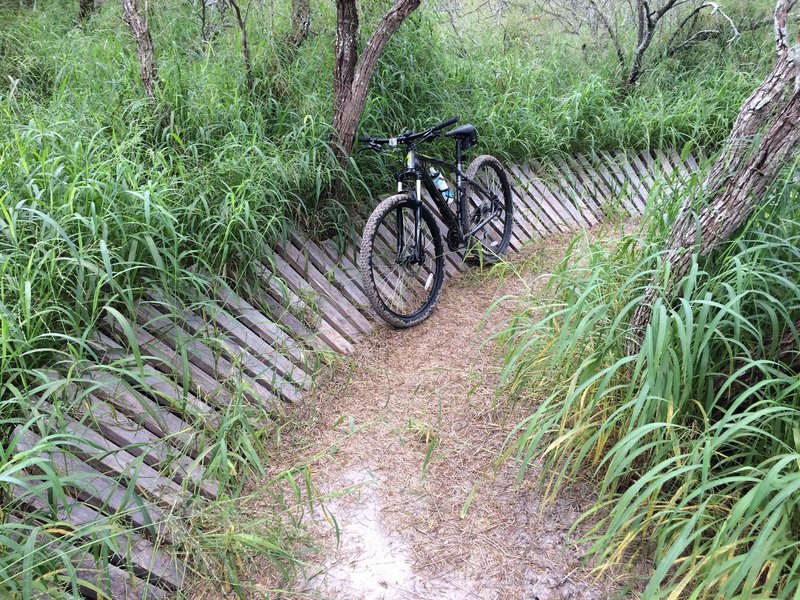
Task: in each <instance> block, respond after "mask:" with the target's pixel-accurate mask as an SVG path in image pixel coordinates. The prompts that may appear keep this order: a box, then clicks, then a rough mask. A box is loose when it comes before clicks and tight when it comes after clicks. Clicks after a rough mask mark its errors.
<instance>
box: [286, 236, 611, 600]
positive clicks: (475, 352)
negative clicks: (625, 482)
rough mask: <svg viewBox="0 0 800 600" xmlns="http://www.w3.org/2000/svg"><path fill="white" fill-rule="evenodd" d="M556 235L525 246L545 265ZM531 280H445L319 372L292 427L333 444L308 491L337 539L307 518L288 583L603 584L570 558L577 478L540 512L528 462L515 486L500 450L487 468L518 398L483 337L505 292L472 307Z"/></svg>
mask: <svg viewBox="0 0 800 600" xmlns="http://www.w3.org/2000/svg"><path fill="white" fill-rule="evenodd" d="M563 243H564V241H563V240H561V241H559V240H553V239H550V240H548V241H547V243H546V246H545V245H542V247H541V248H540V249H537V248H535V247H534V248H532V249H531V250H529V252H528V253H526V254H527V258H528V259H529V260H530V258H531V256H535V257H536V256H538V257H539V258H537V259H536V260H537V262H538V263H539V267H540V269H541V271H547V270H548V269H549V268H550V267H551V266H552V264H548V263H551V262H552V260H553V259H557V258H558V257H560V256H561V255H562V253H561V250H560V248H558V247H557V245H558V244H563ZM548 257H549V258H548ZM515 262H519V260H517V259H515ZM540 269H539V268H537V271H539V270H540ZM545 281H546V276H541V275H538V276H537V275H534V274H531V273H528V274H527V275H526V276H525V281H522V280H520V278H519V277H517V276H515V275H508V276H506V277H495V276H486V275H480V274H476V273H467V274H465V275H463V276H461V277H459V278H456V279H454V280H451V281H450V282H449V283H448V284H447V286H446V287H445V290H444V292H443V296H442V298H441V301H440V304H439V307H438V309H437V310H436V311H435V312H434V314H433V316H432V317H431V318H430V319H428V320H427V321H426V322H425V323H423V324H422V325H420V326H418V327H415V328H413V329H411V330H406V331H395V330H392V329H390V328H388V327H387V328H383V329H381V330H380V331H379V333H378V334H377V335H375V336H374V337H372V338H371V339H369V340H367V341H365V342H363V343H362V344H361V345H360V346H359V347H358V348H357V351H356V353H355V355H354V356H353V357H352V363H350V368H349V369H344V371H345V372H339V373H338V374H337V375H335V376H333V377H332V378H331V380H330V381H328V382H325V383H323V384H322V386H321V387H320V389H319V390H318V392H317V394H316V395H315V399H313V400H312V402H315V403H316V404H315V410H316V411H317V415H316V418H315V420H314V423H315V425H314V427H313V429H311V430H309V431H305V432H303V434H302V435H303V437H304V439H306V441H310V442H311V443H312V447H311V448H309V449H308V451H309V454H314V453H317V452H320V451H322V450H323V449H324V448H327V447H329V446H334V447H335V450H333V451H332V452H331V453H330V454H328V455H327V456H326V458H325V459H323V460H320V461H318V463H317V464H315V465H313V467H312V469H313V473H314V479H315V482H316V485H317V486H318V488H319V490H320V491H321V492H323V493H327V494H331V496H332V497H331V499H330V500H329V501H328V502H327V503H326V508H327V510H328V511H329V513H330V514H331V515H332V516H333V517H334V518H335V520H336V523H337V524H338V527H339V528H340V532H339V536H340V541H339V543H338V545H337V540H336V534H335V530H334V528H333V527H332V526H331V523H330V521H329V520H327V519H326V518H325V517H324V515H323V514H322V513H321V512H320V513H318V514H317V515H316V516H315V519H316V521H315V523H314V524H313V525H312V530H313V532H314V535H315V538H316V543H317V544H318V545H319V547H320V548H321V552H320V553H319V554H318V555H317V556H315V557H313V558H312V559H311V562H312V563H315V566H312V567H311V568H309V569H307V570H306V572H305V577H303V576H301V577H300V578H299V579H298V580H297V581H295V582H294V585H293V590H292V591H293V592H294V593H295V594H296V595H297V596H302V597H309V598H321V599H325V600H329V599H348V600H349V599H362V598H363V599H373V598H374V599H412V598H424V599H445V598H448V599H449V598H453V599H456V598H481V599H495V598H498V599H500V598H503V599H505V598H508V599H511V598H514V599H516V598H519V599H522V598H525V599H528V600H555V599H566V598H598V599H600V598H609V597H611V596H613V594H614V591H616V585H615V582H614V581H612V580H610V579H609V577H608V576H604V577H603V578H601V579H597V578H596V577H595V576H594V575H592V574H590V573H589V571H588V570H587V569H586V568H584V567H582V566H581V564H580V562H579V559H580V551H579V549H577V548H575V547H574V546H571V545H570V544H569V542H568V538H567V530H568V529H569V527H570V526H571V525H572V524H573V522H574V520H575V518H576V517H577V516H578V515H579V514H580V513H581V512H582V511H583V510H584V509H585V508H587V506H588V505H589V504H591V502H592V493H591V490H588V489H574V490H573V491H571V492H570V494H569V495H566V496H563V497H561V498H560V499H559V500H558V501H557V502H556V503H555V505H554V506H552V507H550V508H548V509H547V510H546V512H544V513H540V508H541V506H540V501H539V492H538V491H537V488H536V486H535V482H534V480H535V474H531V475H529V476H528V477H527V479H526V481H525V482H524V483H522V484H521V485H518V484H516V482H515V475H516V471H515V469H514V467H513V465H512V464H511V463H510V461H508V462H507V463H506V465H505V466H504V467H502V468H501V469H500V471H499V472H498V473H494V472H493V471H491V468H490V465H491V463H492V460H493V459H494V458H495V457H496V455H497V452H498V450H499V449H500V448H501V446H502V444H503V441H504V439H505V438H506V436H507V434H508V433H509V431H510V430H511V429H512V427H513V425H514V424H515V423H516V422H517V421H518V420H519V418H520V416H521V415H522V414H524V413H523V412H521V411H524V407H519V410H516V411H515V410H514V409H513V408H512V407H509V406H507V405H506V404H505V402H504V399H502V398H500V399H498V398H495V390H496V387H497V380H498V365H499V362H500V358H499V356H498V355H497V353H496V349H495V348H494V346H493V345H492V344H491V343H487V342H486V340H487V339H488V338H489V337H490V335H491V334H492V333H494V332H496V331H498V330H499V329H501V328H502V327H503V326H504V324H505V323H507V320H508V318H509V317H510V315H511V314H512V313H513V310H512V309H513V305H510V304H505V305H503V306H501V308H499V309H498V310H495V311H493V312H492V313H491V315H490V316H489V318H488V319H487V320H486V322H485V323H483V324H482V319H483V318H484V315H485V313H486V311H487V309H488V308H489V307H490V306H492V304H493V303H494V302H495V301H497V300H498V299H499V298H501V297H503V296H505V295H507V294H511V295H515V294H519V293H520V292H522V291H524V289H525V288H526V286H531V287H533V288H534V289H535V288H541V286H542V285H543V284H544V282H545ZM350 432H352V434H351V435H347V434H348V433H350ZM478 482H482V484H481V485H480V486H479V488H478V491H477V494H476V495H475V496H474V498H473V501H472V503H471V505H470V507H469V510H467V511H466V513H465V514H462V511H463V509H464V505H465V502H466V501H467V500H468V498H469V497H470V494H471V492H472V491H473V489H474V486H475V484H476V483H478ZM337 492H342V493H341V495H339V494H337Z"/></svg>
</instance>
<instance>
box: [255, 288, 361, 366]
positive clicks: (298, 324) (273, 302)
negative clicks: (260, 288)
mask: <svg viewBox="0 0 800 600" xmlns="http://www.w3.org/2000/svg"><path fill="white" fill-rule="evenodd" d="M261 302H263V303H264V305H265V306H266V307H267V309H268V310H269V311H270V315H271V316H272V317H273V318H275V319H276V320H278V321H279V322H280V323H281V324H282V325H284V326H286V327H287V328H288V329H289V330H290V331H291V332H292V333H293V334H294V338H295V339H296V340H302V341H303V343H305V344H308V345H309V346H311V347H312V348H314V349H315V350H333V351H334V352H339V353H341V354H350V353H351V352H352V351H353V346H352V344H350V342H348V341H347V340H346V339H344V338H343V337H342V336H340V335H339V334H338V333H337V332H336V330H334V329H333V328H332V327H331V326H330V325H328V324H327V323H326V322H325V321H323V320H321V319H319V315H315V317H316V318H317V319H318V321H317V322H316V323H315V324H314V327H315V329H314V330H313V331H312V330H311V329H310V328H309V325H306V324H305V323H303V322H302V321H300V319H299V318H298V317H296V316H295V314H294V313H293V312H292V311H291V310H289V308H288V307H287V306H286V305H285V304H284V303H283V300H282V299H279V298H277V297H276V295H275V293H274V291H273V290H272V289H269V290H268V292H267V293H265V294H264V296H262V298H261ZM309 312H310V311H309Z"/></svg>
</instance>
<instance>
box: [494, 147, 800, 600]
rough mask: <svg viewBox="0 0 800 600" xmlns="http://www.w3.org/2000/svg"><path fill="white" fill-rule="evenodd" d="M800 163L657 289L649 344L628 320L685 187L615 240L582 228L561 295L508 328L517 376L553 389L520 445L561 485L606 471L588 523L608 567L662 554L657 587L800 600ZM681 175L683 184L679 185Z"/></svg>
mask: <svg viewBox="0 0 800 600" xmlns="http://www.w3.org/2000/svg"><path fill="white" fill-rule="evenodd" d="M798 166H799V164H798V163H797V162H795V163H794V164H793V165H791V167H790V168H789V169H788V170H787V173H786V175H785V176H784V177H783V178H782V180H781V181H780V182H779V183H778V184H777V185H776V186H775V187H774V189H773V190H772V192H771V193H770V197H769V198H768V199H767V201H766V202H765V203H764V204H763V206H762V208H761V209H760V210H759V212H758V214H757V215H756V216H755V217H754V218H753V219H751V221H750V222H749V224H748V225H747V226H746V227H745V228H744V230H742V231H741V232H740V233H739V234H738V236H737V237H736V238H735V239H733V240H730V241H729V242H728V243H726V244H725V246H724V247H723V248H721V249H719V250H718V251H716V252H715V253H714V254H713V256H712V257H710V258H709V259H707V260H703V261H701V262H700V263H698V262H697V261H695V262H694V263H693V265H692V268H691V270H690V272H689V273H688V275H686V276H685V277H683V278H682V279H681V281H680V282H679V283H678V286H677V289H678V293H677V298H676V299H675V300H674V301H673V302H667V301H664V300H663V299H659V300H657V302H656V303H655V305H654V307H653V317H652V321H651V323H650V325H649V327H648V328H647V330H646V333H645V336H644V340H643V343H642V348H641V350H640V351H639V352H638V353H636V354H634V355H632V356H628V355H626V353H625V350H624V345H625V340H626V337H627V336H628V335H630V330H629V320H630V317H631V314H632V313H633V311H634V309H635V308H636V307H637V306H638V305H639V303H640V302H641V299H642V297H643V295H644V293H645V290H646V287H647V285H648V284H649V282H650V280H651V278H652V277H653V276H655V280H656V282H657V284H656V285H661V286H663V284H664V282H666V280H667V278H668V273H667V270H666V269H665V268H664V265H663V262H662V261H661V257H662V251H663V240H664V238H665V236H666V235H667V232H668V230H669V224H670V223H671V221H672V220H673V219H674V216H675V213H676V211H677V207H678V205H679V204H680V202H681V200H682V198H683V197H684V194H690V193H694V191H693V188H696V186H699V185H700V183H699V181H698V180H697V179H696V178H695V179H693V180H692V181H691V182H689V184H688V185H689V187H688V188H681V187H678V189H679V191H680V193H678V194H668V195H667V196H666V197H662V198H661V199H660V200H659V199H657V198H652V197H651V199H650V204H649V205H648V214H647V215H646V217H645V220H644V222H643V224H642V226H641V229H640V230H638V231H636V232H634V233H630V234H626V235H623V236H622V237H621V239H620V240H619V242H618V243H616V244H614V245H613V246H612V247H608V246H604V245H602V244H599V243H596V242H589V244H588V250H587V247H586V244H585V243H584V241H585V240H582V239H576V240H575V242H574V243H573V245H572V246H571V247H570V249H569V251H568V252H567V254H566V256H565V257H564V259H563V261H562V262H561V264H560V265H559V267H558V269H557V270H556V272H555V273H554V274H553V276H552V279H551V280H550V282H549V290H550V293H552V294H553V295H554V296H555V300H554V301H552V302H551V303H549V304H548V306H547V307H546V309H545V310H544V312H545V315H544V316H542V315H541V308H540V306H541V303H540V302H537V299H536V298H532V299H531V305H532V306H536V307H537V308H533V309H531V311H528V312H525V313H523V314H520V315H518V317H517V319H516V320H515V322H514V324H513V326H512V327H511V328H509V329H508V330H507V331H506V332H504V336H505V342H506V343H507V344H508V347H509V351H508V353H507V356H506V364H505V368H504V380H505V384H506V388H507V389H508V390H510V391H512V392H514V393H516V394H518V395H522V396H524V397H528V398H535V399H537V400H541V404H539V406H538V407H537V408H535V410H533V411H532V412H531V414H530V416H529V417H528V418H526V419H525V420H524V421H522V422H521V423H520V424H519V425H518V428H517V431H516V432H515V434H514V435H513V436H512V438H510V441H509V448H508V452H509V453H511V454H515V455H516V456H517V457H518V458H519V460H520V465H521V472H520V475H521V476H522V475H523V474H524V473H525V471H526V470H527V469H528V468H529V467H530V466H531V465H532V464H533V463H537V465H538V464H539V463H538V462H537V461H542V463H541V464H542V465H543V468H542V473H544V474H547V475H546V476H545V479H546V480H547V483H548V485H549V486H550V487H549V488H548V489H549V493H551V494H556V493H557V492H558V490H559V489H560V488H561V487H562V486H564V485H569V482H570V481H572V480H574V479H575V478H580V477H587V476H588V477H590V478H597V479H598V480H599V482H600V488H599V499H598V502H597V504H596V506H595V508H594V509H592V510H591V511H590V512H589V513H587V514H586V515H584V518H585V519H588V521H587V523H588V524H590V525H587V524H578V528H579V529H581V530H582V531H584V532H587V531H588V533H586V536H587V538H588V539H590V540H592V542H593V544H592V546H591V549H590V554H594V555H597V556H598V557H599V558H600V559H602V561H601V562H602V563H603V564H604V565H606V566H611V565H618V564H626V563H627V561H630V560H636V559H637V558H644V559H647V560H650V557H652V558H653V559H654V563H653V566H654V569H655V570H654V572H653V573H652V575H651V576H650V577H649V580H647V581H645V582H644V584H643V586H642V587H643V588H644V592H643V596H644V597H646V598H661V597H665V598H666V597H668V598H676V597H683V596H684V595H686V597H690V598H755V597H758V598H767V597H769V598H772V597H779V598H796V597H797V594H798V590H799V589H800V588H798V583H799V582H800V576H799V572H800V558H799V556H800V555H798V547H800V502H799V501H800V494H798V489H800V453H798V429H797V423H798V422H799V421H798V420H799V419H800V387H798V378H797V357H796V355H797V346H798V338H800V333H799V332H798V329H797V327H798V322H800V321H798V317H799V316H800V260H798V259H800V254H798V248H800V246H799V245H798V242H800V187H799V186H798V184H797V179H796V169H797V168H798ZM675 185H676V186H677V185H678V184H677V182H676V183H675Z"/></svg>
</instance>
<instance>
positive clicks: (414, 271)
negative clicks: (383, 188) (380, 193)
mask: <svg viewBox="0 0 800 600" xmlns="http://www.w3.org/2000/svg"><path fill="white" fill-rule="evenodd" d="M416 204H417V203H416V202H415V201H414V200H412V198H411V197H410V196H409V195H407V194H397V195H395V196H390V197H389V198H387V199H386V200H384V201H383V202H381V203H380V204H379V205H378V207H377V208H376V209H375V210H374V211H373V212H372V215H370V217H369V220H368V221H367V224H366V226H365V227H364V234H363V236H362V238H361V252H360V254H359V259H358V264H359V268H360V270H361V278H362V281H363V284H364V291H365V292H366V295H367V298H369V301H370V304H372V307H373V308H374V309H375V312H377V313H378V315H380V317H381V318H382V319H383V320H384V321H386V322H387V323H389V324H390V325H393V326H394V327H413V326H414V325H417V324H418V323H420V322H422V321H424V320H425V319H426V318H427V317H428V315H430V313H431V311H432V310H433V308H434V306H435V305H436V300H437V299H438V297H439V290H440V289H441V287H442V281H443V279H444V252H443V250H442V238H441V235H440V234H439V229H438V227H437V226H436V221H435V220H434V218H433V215H432V214H431V213H430V211H429V210H428V209H427V208H425V206H423V205H420V206H419V209H420V222H419V228H420V244H419V250H420V251H419V253H418V252H417V246H416V243H415V226H414V223H415V211H416ZM418 254H419V255H418Z"/></svg>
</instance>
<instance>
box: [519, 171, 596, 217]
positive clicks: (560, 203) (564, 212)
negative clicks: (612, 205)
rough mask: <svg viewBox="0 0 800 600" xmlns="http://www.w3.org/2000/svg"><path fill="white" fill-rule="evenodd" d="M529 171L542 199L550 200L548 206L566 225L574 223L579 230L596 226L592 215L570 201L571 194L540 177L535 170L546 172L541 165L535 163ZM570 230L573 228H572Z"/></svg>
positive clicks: (556, 184) (554, 182) (557, 184)
mask: <svg viewBox="0 0 800 600" xmlns="http://www.w3.org/2000/svg"><path fill="white" fill-rule="evenodd" d="M527 169H528V173H530V176H531V184H532V185H533V186H534V188H535V189H536V190H538V192H539V193H540V194H541V195H542V197H544V198H545V199H549V201H548V205H549V206H551V207H552V208H553V209H554V210H556V211H558V215H559V216H560V217H561V219H562V220H563V221H564V222H565V223H567V224H569V223H572V224H574V225H575V226H577V228H579V229H581V228H585V227H591V226H592V225H594V221H593V220H592V219H591V218H590V217H591V213H588V212H587V211H584V210H581V207H580V206H576V205H575V204H574V203H573V202H572V201H571V200H570V198H569V194H568V193H567V192H566V191H565V190H564V189H563V188H561V186H560V185H559V183H558V182H556V181H546V180H545V179H543V178H542V177H540V176H539V175H538V173H537V171H536V170H535V169H538V172H540V173H541V172H542V171H543V170H544V167H543V166H542V165H541V164H539V163H538V162H535V161H534V162H532V163H531V164H530V165H529V166H528V167H527ZM551 186H552V187H551ZM570 228H572V227H571V226H570Z"/></svg>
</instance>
